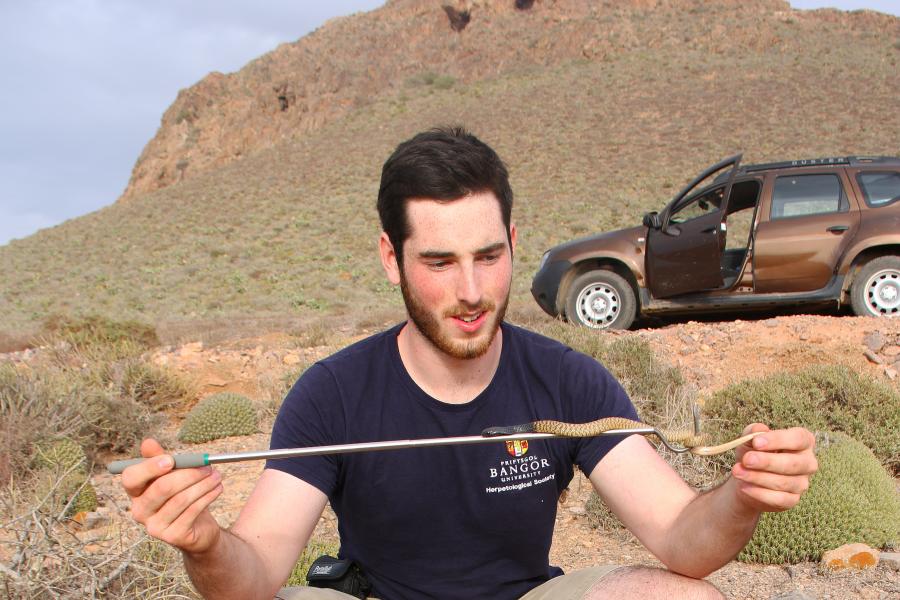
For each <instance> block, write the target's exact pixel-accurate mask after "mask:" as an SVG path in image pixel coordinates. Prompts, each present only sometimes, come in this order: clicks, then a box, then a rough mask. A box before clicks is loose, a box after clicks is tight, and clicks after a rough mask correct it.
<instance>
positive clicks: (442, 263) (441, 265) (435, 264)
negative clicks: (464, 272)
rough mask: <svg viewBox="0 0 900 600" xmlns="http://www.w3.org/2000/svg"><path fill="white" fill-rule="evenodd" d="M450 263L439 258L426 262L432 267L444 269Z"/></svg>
mask: <svg viewBox="0 0 900 600" xmlns="http://www.w3.org/2000/svg"><path fill="white" fill-rule="evenodd" d="M449 265H450V263H449V262H447V261H446V260H439V261H437V262H431V263H428V266H429V267H430V268H432V269H446V268H447V267H448V266H449Z"/></svg>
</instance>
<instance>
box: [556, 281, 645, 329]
mask: <svg viewBox="0 0 900 600" xmlns="http://www.w3.org/2000/svg"><path fill="white" fill-rule="evenodd" d="M635 316H637V302H636V301H635V297H634V290H633V289H632V287H631V285H630V284H629V283H628V282H627V281H625V279H624V278H623V277H621V276H620V275H618V274H617V273H614V272H613V271H607V270H604V269H600V270H597V271H588V272H587V273H584V274H582V275H579V276H578V277H577V278H576V279H575V281H574V282H572V285H571V287H570V288H569V297H568V299H567V300H566V318H567V319H568V320H569V321H570V322H572V323H577V324H579V325H584V326H585V327H592V328H594V329H628V327H630V326H631V324H632V322H634V318H635Z"/></svg>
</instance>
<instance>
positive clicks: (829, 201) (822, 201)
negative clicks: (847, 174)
mask: <svg viewBox="0 0 900 600" xmlns="http://www.w3.org/2000/svg"><path fill="white" fill-rule="evenodd" d="M848 208H849V204H848V202H847V197H846V195H845V194H844V189H843V187H842V186H841V180H840V178H839V177H838V176H837V175H834V174H831V173H827V174H819V175H784V176H782V177H778V178H777V179H775V190H774V191H773V192H772V211H771V215H770V216H771V218H772V219H773V220H774V219H786V218H789V217H800V216H806V215H819V214H826V213H834V212H845V211H847V210H848Z"/></svg>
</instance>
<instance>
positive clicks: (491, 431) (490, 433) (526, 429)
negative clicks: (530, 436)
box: [481, 423, 534, 437]
mask: <svg viewBox="0 0 900 600" xmlns="http://www.w3.org/2000/svg"><path fill="white" fill-rule="evenodd" d="M518 433H534V423H523V424H521V425H510V426H509V427H488V428H487V429H485V430H484V431H482V432H481V437H499V436H501V435H516V434H518Z"/></svg>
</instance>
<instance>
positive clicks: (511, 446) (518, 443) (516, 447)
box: [506, 440, 528, 457]
mask: <svg viewBox="0 0 900 600" xmlns="http://www.w3.org/2000/svg"><path fill="white" fill-rule="evenodd" d="M506 451H507V452H509V455H510V456H514V457H518V456H524V455H525V454H527V453H528V440H509V441H508V442H506Z"/></svg>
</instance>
